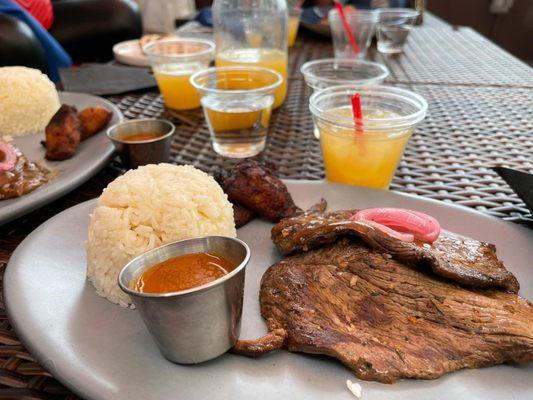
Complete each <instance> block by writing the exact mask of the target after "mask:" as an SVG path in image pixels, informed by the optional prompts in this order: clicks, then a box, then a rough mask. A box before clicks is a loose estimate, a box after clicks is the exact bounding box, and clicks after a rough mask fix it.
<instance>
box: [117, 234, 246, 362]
mask: <svg viewBox="0 0 533 400" xmlns="http://www.w3.org/2000/svg"><path fill="white" fill-rule="evenodd" d="M200 252H207V253H212V254H216V255H220V256H223V257H225V258H226V259H228V260H229V261H231V262H233V263H235V264H236V265H237V267H236V268H235V269H234V270H233V271H231V272H230V273H228V274H226V275H224V276H223V277H221V278H219V279H217V280H215V281H213V282H210V283H208V284H206V285H202V286H198V287H195V288H192V289H188V290H183V291H180V292H175V293H165V294H149V293H140V292H137V291H135V290H133V289H132V288H131V287H132V286H131V285H132V282H133V281H134V280H135V279H137V278H138V277H139V276H140V275H141V274H142V273H143V272H144V271H145V270H146V269H148V268H150V267H151V266H153V265H154V264H157V263H159V262H162V261H165V260H168V259H169V258H172V257H176V256H179V255H182V254H190V253H200ZM249 259H250V249H249V247H248V246H247V245H246V243H244V242H243V241H242V240H239V239H235V238H230V237H224V236H205V237H199V238H194V239H187V240H181V241H178V242H174V243H170V244H167V245H164V246H161V247H158V248H156V249H153V250H150V251H148V252H146V253H144V254H141V255H140V256H138V257H137V258H135V259H133V260H132V261H130V262H129V263H128V264H127V265H126V266H125V267H124V268H123V269H122V271H121V272H120V274H119V277H118V284H119V286H120V288H121V289H122V290H123V291H124V292H126V293H127V294H129V295H130V296H131V299H132V301H133V303H134V304H135V306H136V308H137V310H139V313H140V314H141V317H142V319H143V320H144V323H145V325H146V327H147V328H148V330H149V331H150V333H151V334H152V337H153V339H154V340H155V342H156V343H157V345H158V346H159V350H160V351H161V353H162V354H163V355H164V356H165V357H166V358H167V359H168V360H170V361H172V362H176V363H180V364H197V363H200V362H203V361H207V360H211V359H213V358H215V357H218V356H220V355H221V354H224V353H225V352H226V351H228V350H229V349H230V348H232V347H233V346H234V345H235V342H236V341H237V339H238V337H239V334H240V321H241V315H242V302H243V294H244V275H245V268H246V265H247V264H248V261H249Z"/></svg>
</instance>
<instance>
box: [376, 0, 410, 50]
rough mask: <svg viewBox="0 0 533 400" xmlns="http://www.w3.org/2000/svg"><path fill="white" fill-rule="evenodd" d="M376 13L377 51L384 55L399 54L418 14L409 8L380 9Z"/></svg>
mask: <svg viewBox="0 0 533 400" xmlns="http://www.w3.org/2000/svg"><path fill="white" fill-rule="evenodd" d="M377 11H378V15H379V22H378V25H377V37H378V51H379V52H380V53H386V54H396V53H401V52H402V51H403V47H404V45H405V42H407V37H408V36H409V32H411V29H412V28H413V26H414V23H415V22H416V19H417V17H418V15H419V14H420V13H419V12H418V11H416V10H412V9H410V8H380V9H378V10H377Z"/></svg>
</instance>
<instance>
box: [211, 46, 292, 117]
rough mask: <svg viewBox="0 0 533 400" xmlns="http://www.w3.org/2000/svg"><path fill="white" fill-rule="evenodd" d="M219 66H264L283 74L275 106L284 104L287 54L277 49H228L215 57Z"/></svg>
mask: <svg viewBox="0 0 533 400" xmlns="http://www.w3.org/2000/svg"><path fill="white" fill-rule="evenodd" d="M215 64H216V66H217V67H227V66H244V67H251V66H255V67H263V68H268V69H271V70H274V71H276V72H278V73H279V74H281V76H282V78H283V82H282V83H281V86H280V87H279V89H278V91H277V92H276V96H275V100H274V106H273V107H274V108H277V107H279V106H281V105H282V104H283V101H284V100H285V96H286V95H287V54H285V53H284V52H282V51H280V50H276V49H263V48H248V49H238V50H226V51H223V52H221V53H218V54H217V56H216V58H215Z"/></svg>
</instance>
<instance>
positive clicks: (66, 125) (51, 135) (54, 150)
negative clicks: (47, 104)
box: [45, 104, 81, 160]
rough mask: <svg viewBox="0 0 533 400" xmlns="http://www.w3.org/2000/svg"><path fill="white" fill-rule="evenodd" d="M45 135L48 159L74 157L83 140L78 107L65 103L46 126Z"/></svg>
mask: <svg viewBox="0 0 533 400" xmlns="http://www.w3.org/2000/svg"><path fill="white" fill-rule="evenodd" d="M45 135H46V156H45V157H46V159H47V160H66V159H67V158H70V157H72V156H73V155H74V153H75V152H76V149H77V148H78V146H79V144H80V140H81V127H80V120H79V118H78V110H76V107H72V106H69V105H67V104H63V105H62V106H61V107H60V108H59V110H57V112H56V113H55V114H54V116H53V117H52V119H51V120H50V122H49V123H48V125H47V126H46V130H45Z"/></svg>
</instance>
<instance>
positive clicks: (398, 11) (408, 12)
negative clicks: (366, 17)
mask: <svg viewBox="0 0 533 400" xmlns="http://www.w3.org/2000/svg"><path fill="white" fill-rule="evenodd" d="M374 11H375V12H376V14H377V15H378V17H380V16H381V14H385V13H387V14H391V15H398V16H400V15H404V16H408V17H413V18H414V17H418V16H419V15H420V11H417V10H414V9H412V8H393V7H384V8H376V9H375V10H374Z"/></svg>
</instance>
